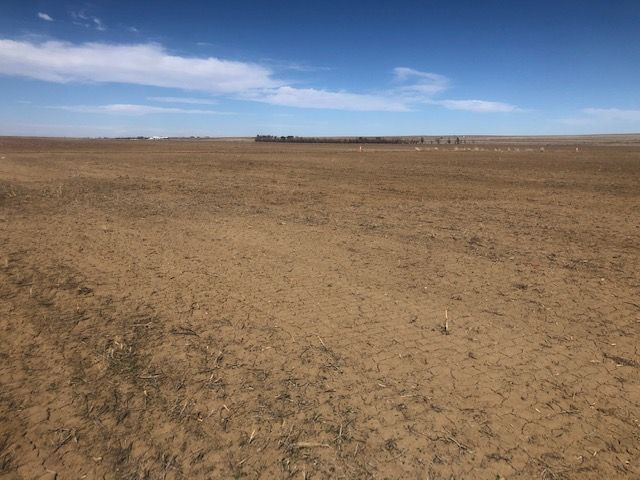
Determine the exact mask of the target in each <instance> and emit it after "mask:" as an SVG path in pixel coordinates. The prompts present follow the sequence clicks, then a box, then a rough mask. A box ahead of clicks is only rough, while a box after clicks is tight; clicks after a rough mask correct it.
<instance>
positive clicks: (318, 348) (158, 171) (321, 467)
mask: <svg viewBox="0 0 640 480" xmlns="http://www.w3.org/2000/svg"><path fill="white" fill-rule="evenodd" d="M403 148H404V149H405V150H404V151H403ZM0 158H1V159H0V248H1V250H0V254H1V257H0V262H1V263H0V478H2V479H5V478H6V479H8V478H11V479H13V478H24V479H32V478H48V479H53V478H56V476H57V478H58V479H63V478H64V479H66V478H107V479H111V478H114V479H115V478H118V479H120V478H123V479H142V478H154V479H155V478H167V479H183V478H232V477H248V478H257V477H260V478H297V479H304V478H307V479H310V478H430V479H439V478H479V479H490V480H494V479H496V478H500V477H504V478H507V479H512V478H542V479H565V478H566V479H577V478H580V479H583V478H593V479H596V478H597V479H602V478H640V455H639V454H640V351H639V346H638V345H639V342H638V339H639V338H640V336H639V334H640V295H639V293H640V242H639V234H640V213H639V211H640V210H639V209H640V148H629V147H624V148H623V147H608V148H599V147H585V148H583V149H581V151H580V152H578V153H576V152H575V147H572V148H568V147H567V148H562V147H555V148H553V149H547V151H546V152H544V153H541V152H539V151H537V150H536V151H530V152H524V151H520V152H515V151H511V152H494V151H477V152H475V151H471V152H460V151H457V152H454V151H452V150H444V149H440V150H439V151H437V152H435V151H430V152H425V151H420V152H418V151H416V150H414V148H413V147H397V146H396V147H395V148H384V147H380V146H378V147H377V148H376V149H375V151H367V152H364V153H362V154H361V153H358V152H357V151H356V147H355V146H338V145H322V146H314V145H279V144H254V143H248V142H213V141H191V142H187V141H164V142H144V141H143V142H140V141H137V142H136V141H106V140H105V141H81V140H76V141H70V140H38V139H22V140H21V139H10V138H4V139H0ZM445 312H447V313H446V315H447V317H448V327H449V328H448V331H445V328H444V325H445Z"/></svg>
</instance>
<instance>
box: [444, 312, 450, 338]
mask: <svg viewBox="0 0 640 480" xmlns="http://www.w3.org/2000/svg"><path fill="white" fill-rule="evenodd" d="M444 334H445V335H449V309H447V308H445V309H444Z"/></svg>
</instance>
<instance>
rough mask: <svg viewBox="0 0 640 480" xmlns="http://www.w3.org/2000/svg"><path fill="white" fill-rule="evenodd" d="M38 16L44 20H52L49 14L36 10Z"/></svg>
mask: <svg viewBox="0 0 640 480" xmlns="http://www.w3.org/2000/svg"><path fill="white" fill-rule="evenodd" d="M38 18H39V19H41V20H44V21H46V22H53V18H51V16H50V15H49V14H47V13H44V12H38Z"/></svg>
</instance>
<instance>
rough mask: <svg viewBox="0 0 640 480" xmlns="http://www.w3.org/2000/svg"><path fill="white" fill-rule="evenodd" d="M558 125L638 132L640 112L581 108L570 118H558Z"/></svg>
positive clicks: (619, 109) (639, 128)
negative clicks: (613, 128) (620, 127)
mask: <svg viewBox="0 0 640 480" xmlns="http://www.w3.org/2000/svg"><path fill="white" fill-rule="evenodd" d="M557 121H558V122H559V123H562V124H565V125H571V126H574V127H607V126H620V125H624V126H625V127H624V128H630V129H633V130H640V110H634V109H622V108H594V107H589V108H583V109H581V110H580V111H579V112H578V113H577V114H576V115H574V116H572V117H566V118H560V119H558V120H557Z"/></svg>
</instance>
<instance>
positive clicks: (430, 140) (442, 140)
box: [255, 135, 465, 145]
mask: <svg viewBox="0 0 640 480" xmlns="http://www.w3.org/2000/svg"><path fill="white" fill-rule="evenodd" d="M255 141H256V142H282V143H389V144H409V145H424V144H431V145H434V144H435V145H443V144H448V145H452V144H453V145H460V144H462V143H465V142H464V137H463V138H460V137H297V136H294V135H288V136H284V135H282V136H277V135H256V138H255Z"/></svg>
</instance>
